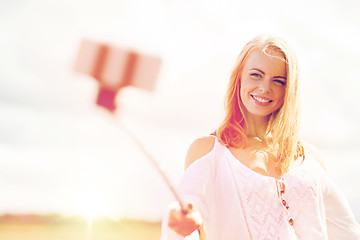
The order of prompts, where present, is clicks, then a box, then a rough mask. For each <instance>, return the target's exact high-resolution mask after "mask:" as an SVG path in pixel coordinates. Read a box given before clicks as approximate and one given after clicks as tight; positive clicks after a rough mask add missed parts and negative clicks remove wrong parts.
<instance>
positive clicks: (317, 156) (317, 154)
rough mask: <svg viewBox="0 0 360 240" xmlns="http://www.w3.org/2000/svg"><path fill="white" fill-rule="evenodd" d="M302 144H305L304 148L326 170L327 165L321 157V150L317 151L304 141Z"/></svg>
mask: <svg viewBox="0 0 360 240" xmlns="http://www.w3.org/2000/svg"><path fill="white" fill-rule="evenodd" d="M302 144H303V146H304V148H305V151H306V152H308V153H310V154H311V156H313V157H314V159H315V160H316V161H317V162H318V163H319V164H320V166H321V167H322V168H323V169H324V170H326V166H325V163H324V161H323V159H322V157H321V154H320V152H319V150H317V148H316V147H315V146H314V145H313V144H311V143H309V142H305V141H302Z"/></svg>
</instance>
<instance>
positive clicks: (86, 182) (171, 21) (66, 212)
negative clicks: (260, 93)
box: [0, 0, 360, 239]
mask: <svg viewBox="0 0 360 240" xmlns="http://www.w3.org/2000/svg"><path fill="white" fill-rule="evenodd" d="M359 10H360V2H359V1H352V0H341V1H340V0H333V1H325V0H304V1H281V0H274V1H266V0H260V1H238V0H233V1H230V0H226V1H218V0H208V1H205V0H200V1H194V0H192V1H190V0H181V1H180V0H148V1H146V0H102V1H97V0H86V1H85V0H75V1H73V0H71V1H70V0H62V1H58V0H52V1H45V0H32V1H28V0H14V1H5V0H2V1H0V113H1V118H0V189H1V194H0V215H1V214H20V215H23V214H40V215H41V214H58V215H61V216H82V217H84V218H86V219H87V220H88V223H89V222H90V221H89V219H90V220H94V219H95V218H96V217H106V218H107V219H112V220H114V221H116V220H119V219H135V220H141V221H148V222H159V221H160V220H161V218H162V215H163V214H164V212H165V211H166V208H167V205H168V204H169V203H170V202H171V201H172V195H171V194H170V192H169V191H168V189H167V187H166V185H165V184H164V183H163V182H162V179H161V178H160V176H159V175H158V173H157V172H156V170H154V168H153V167H152V165H151V164H150V163H149V162H148V160H147V159H146V157H145V156H144V155H143V153H142V152H141V151H140V150H139V149H138V147H137V146H136V145H135V144H134V143H133V141H132V140H131V139H130V138H129V137H128V136H127V135H126V133H124V131H123V129H122V128H121V125H120V120H121V121H122V122H123V123H124V125H126V126H127V128H128V129H129V130H131V131H132V132H133V133H134V134H135V135H136V136H137V137H138V138H139V139H140V140H141V141H142V142H143V144H144V145H145V147H146V148H147V149H148V150H149V151H150V152H151V153H152V154H153V155H154V156H155V157H156V158H157V159H158V161H159V163H160V164H161V166H162V168H163V169H164V170H165V171H166V172H167V173H168V175H169V177H170V179H171V181H172V182H173V183H174V184H175V185H176V184H177V183H178V182H179V180H180V177H181V175H182V173H183V161H184V157H185V154H186V151H187V148H188V146H189V145H190V143H191V142H192V141H193V140H194V139H195V138H197V137H200V136H203V135H207V134H209V133H210V132H212V131H213V130H215V129H216V128H217V126H218V125H219V123H220V122H221V120H222V118H223V98H224V95H225V90H226V85H227V82H228V78H229V75H230V72H231V70H232V67H233V66H234V63H235V60H236V57H237V55H238V54H239V52H240V50H241V48H242V47H243V46H244V44H245V43H246V42H247V41H249V40H250V39H252V38H253V37H254V36H256V35H259V34H261V33H267V34H273V35H277V36H280V37H283V38H284V39H286V40H287V41H288V42H289V43H290V45H291V46H292V47H293V48H294V50H295V52H296V53H297V55H298V58H299V63H300V71H301V72H300V77H301V95H302V122H301V135H302V137H303V139H304V140H307V141H309V142H310V143H312V144H313V145H315V146H316V147H317V148H318V150H319V152H320V154H321V155H322V157H323V159H324V161H325V163H326V165H327V168H328V172H329V174H330V175H331V177H332V178H333V179H334V181H335V182H336V184H337V185H338V186H339V187H340V188H341V190H342V191H343V193H344V194H345V196H346V197H347V199H348V200H349V203H350V205H351V208H352V210H353V211H354V214H355V216H356V218H357V220H358V221H360V205H359V203H360V192H359V191H358V187H357V184H358V182H359V180H360V178H359V172H360V148H359V140H358V139H359V136H360V127H359V125H358V119H359V117H360V108H359V106H357V103H356V101H357V100H356V99H358V94H359V93H358V91H359V89H360V81H359V77H358V75H359V74H358V66H359V63H360V44H359V42H360V34H359V31H358V29H360V15H359V14H358V13H359ZM84 38H88V39H93V40H97V41H103V42H107V43H111V44H114V45H117V46H120V47H125V48H131V49H135V50H136V51H139V52H141V53H149V54H153V55H156V56H158V57H159V58H161V60H162V65H161V69H160V72H159V75H158V78H157V81H156V87H155V90H154V91H145V90H142V89H139V88H135V87H126V88H124V89H122V90H121V91H120V92H119V94H118V96H117V98H116V104H117V106H118V109H117V111H116V112H115V113H114V114H110V113H109V112H107V111H105V110H103V109H101V108H99V107H97V106H96V104H95V101H96V94H97V91H98V83H97V82H96V81H95V80H94V79H92V78H91V77H89V76H86V75H82V74H79V73H76V72H75V71H74V63H75V60H76V55H77V52H78V50H79V47H80V42H81V40H82V39H84ZM156 229H157V230H156V231H159V226H158V225H156ZM158 235H159V236H160V233H158ZM2 239H6V238H2ZM8 239H10V238H8ZM78 239H80V238H78ZM123 239H125V238H123ZM129 239H130V238H129Z"/></svg>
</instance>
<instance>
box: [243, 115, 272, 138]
mask: <svg viewBox="0 0 360 240" xmlns="http://www.w3.org/2000/svg"><path fill="white" fill-rule="evenodd" d="M246 123H247V134H246V135H247V137H248V138H259V139H260V140H264V139H265V138H266V135H267V132H266V130H267V127H268V123H269V119H268V118H263V117H262V118H260V117H259V118H248V119H247V121H246Z"/></svg>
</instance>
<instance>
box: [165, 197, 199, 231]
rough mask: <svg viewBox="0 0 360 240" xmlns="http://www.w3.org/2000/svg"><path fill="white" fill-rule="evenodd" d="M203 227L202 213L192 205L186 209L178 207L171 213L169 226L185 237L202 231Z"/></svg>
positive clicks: (189, 204) (188, 205)
mask: <svg viewBox="0 0 360 240" xmlns="http://www.w3.org/2000/svg"><path fill="white" fill-rule="evenodd" d="M201 225H202V218H201V215H200V212H199V211H198V210H197V209H196V208H195V207H194V206H193V204H191V203H188V204H187V206H186V209H181V208H180V206H177V207H176V208H173V209H172V210H171V211H170V215H169V221H168V226H169V227H170V228H171V229H172V230H174V231H175V232H177V233H178V234H180V235H181V236H183V237H185V236H187V235H190V234H191V233H192V232H194V231H195V230H197V229H200V227H201Z"/></svg>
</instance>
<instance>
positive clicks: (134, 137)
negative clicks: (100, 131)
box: [120, 122, 187, 212]
mask: <svg viewBox="0 0 360 240" xmlns="http://www.w3.org/2000/svg"><path fill="white" fill-rule="evenodd" d="M120 125H121V126H122V128H123V129H124V131H125V132H126V134H127V135H128V136H129V137H130V138H131V139H132V140H133V142H134V143H136V145H137V146H138V147H139V148H140V150H141V151H142V152H143V153H144V155H145V156H146V157H147V158H148V159H149V160H150V162H151V164H152V165H153V166H154V167H155V169H156V170H157V171H158V173H159V174H160V175H161V177H162V178H163V180H164V181H165V183H166V185H167V186H168V187H169V189H170V191H171V192H172V193H173V195H174V197H175V198H176V200H177V201H178V202H179V204H180V207H181V209H182V210H183V211H185V212H186V211H187V210H186V209H187V207H186V206H185V204H184V201H183V200H182V199H181V197H180V196H179V194H178V192H177V191H176V189H175V187H174V186H173V185H172V184H171V182H170V180H169V178H168V177H167V175H166V174H165V172H164V170H162V169H161V167H160V165H159V163H158V162H157V160H156V159H155V157H154V156H153V155H152V154H150V153H149V152H148V151H147V150H146V148H145V146H144V145H143V144H142V142H140V140H139V139H138V138H137V137H136V136H135V135H134V134H133V133H132V132H130V130H129V129H127V128H126V126H125V125H124V124H123V123H122V122H120Z"/></svg>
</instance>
